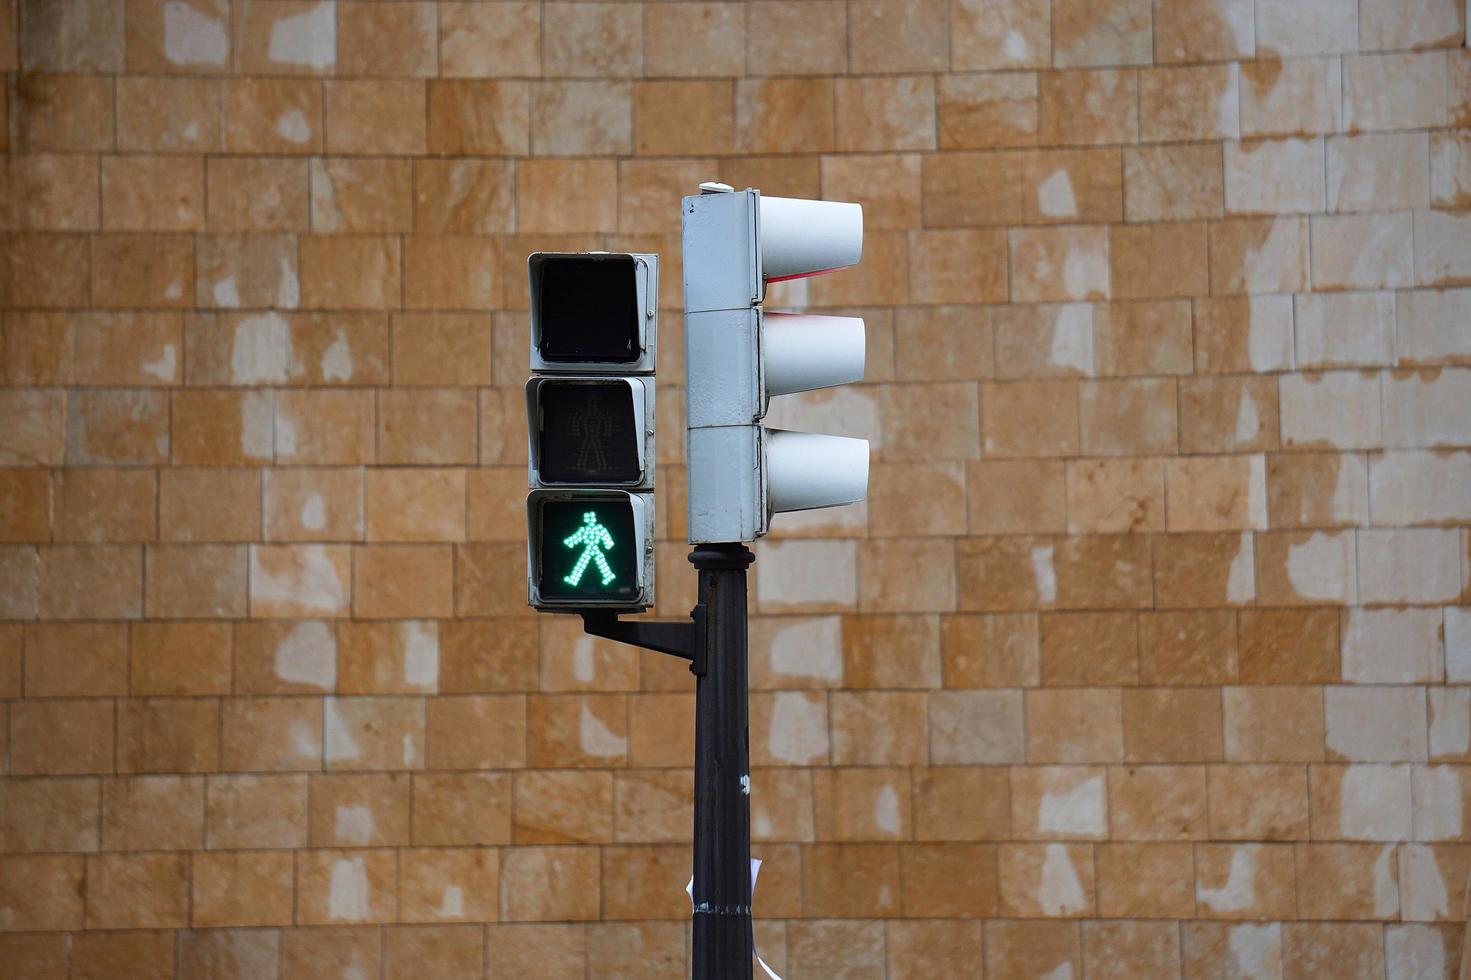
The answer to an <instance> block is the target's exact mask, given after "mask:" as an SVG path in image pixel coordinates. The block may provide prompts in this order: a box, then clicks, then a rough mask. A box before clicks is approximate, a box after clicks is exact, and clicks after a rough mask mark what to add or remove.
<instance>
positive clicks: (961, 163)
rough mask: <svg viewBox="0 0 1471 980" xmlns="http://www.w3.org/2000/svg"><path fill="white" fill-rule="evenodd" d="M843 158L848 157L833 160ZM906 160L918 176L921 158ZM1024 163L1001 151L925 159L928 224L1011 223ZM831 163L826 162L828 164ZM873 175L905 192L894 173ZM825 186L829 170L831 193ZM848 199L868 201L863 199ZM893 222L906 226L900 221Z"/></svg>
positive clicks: (1015, 215) (1017, 211) (1016, 214)
mask: <svg viewBox="0 0 1471 980" xmlns="http://www.w3.org/2000/svg"><path fill="white" fill-rule="evenodd" d="M841 159H843V158H841V157H838V158H828V160H841ZM863 159H868V158H866V157H865V158H863ZM904 159H908V160H911V161H912V163H913V165H914V170H915V176H918V165H919V159H918V158H917V157H907V158H904ZM1019 163H1020V161H1019V160H1018V158H1017V157H1016V156H1015V155H1014V154H1001V153H949V154H941V155H938V156H931V157H928V158H926V159H925V161H924V183H923V188H924V216H925V222H924V223H925V224H926V225H928V226H930V227H953V226H965V225H988V224H1010V223H1013V222H1017V221H1019V220H1020V218H1021V213H1020V203H1021V201H1020V197H1021V195H1020V194H1019V193H1018V190H1019V181H1020V176H1021V174H1020V167H1019ZM826 166H827V164H826V162H825V168H826ZM839 166H840V165H839ZM834 169H836V168H834ZM865 169H867V168H865ZM895 176H897V175H895ZM873 179H875V181H876V183H878V184H879V185H880V186H884V187H887V188H890V190H889V191H888V193H890V194H893V193H895V192H896V190H897V191H899V192H901V193H902V189H903V187H904V183H903V181H902V180H895V179H892V177H891V179H888V180H885V179H883V176H882V175H881V174H874V177H873ZM826 184H827V179H826V174H824V193H829V192H828V191H827V190H826ZM916 189H917V188H916ZM916 197H917V195H916ZM845 199H846V200H859V203H863V201H862V200H861V199H860V198H853V197H849V198H845ZM916 203H917V202H916ZM865 210H866V209H865ZM916 217H917V216H916ZM913 223H915V222H914V219H913V218H910V219H909V221H908V222H906V223H905V224H913ZM894 226H895V227H902V226H904V225H902V224H900V223H899V222H895V223H894Z"/></svg>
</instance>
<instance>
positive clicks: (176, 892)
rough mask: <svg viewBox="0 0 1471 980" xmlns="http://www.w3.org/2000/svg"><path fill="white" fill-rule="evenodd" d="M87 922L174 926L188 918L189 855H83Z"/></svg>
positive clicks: (112, 926) (126, 926)
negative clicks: (85, 856) (85, 867)
mask: <svg viewBox="0 0 1471 980" xmlns="http://www.w3.org/2000/svg"><path fill="white" fill-rule="evenodd" d="M87 882H88V886H87V889H86V893H85V894H86V902H87V925H88V926H89V927H91V928H94V929H147V928H177V927H181V926H184V925H185V924H186V923H187V922H188V914H189V859H188V857H187V856H185V855H181V854H180V855H176V854H99V855H94V856H93V857H90V858H88V859H87Z"/></svg>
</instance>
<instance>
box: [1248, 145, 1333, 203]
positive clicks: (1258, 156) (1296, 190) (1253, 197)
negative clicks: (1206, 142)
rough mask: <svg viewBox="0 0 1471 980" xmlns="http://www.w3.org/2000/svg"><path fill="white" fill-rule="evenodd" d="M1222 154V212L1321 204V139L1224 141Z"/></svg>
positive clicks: (1322, 186) (1322, 190) (1322, 192)
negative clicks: (1223, 171)
mask: <svg viewBox="0 0 1471 980" xmlns="http://www.w3.org/2000/svg"><path fill="white" fill-rule="evenodd" d="M1225 160H1226V211H1227V213H1228V214H1273V213H1282V212H1294V213H1300V212H1315V211H1322V210H1323V204H1324V164H1323V144H1322V141H1321V140H1312V139H1289V140H1272V141H1260V142H1253V143H1246V142H1242V143H1227V144H1226V145H1225Z"/></svg>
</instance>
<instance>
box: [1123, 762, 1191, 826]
mask: <svg viewBox="0 0 1471 980" xmlns="http://www.w3.org/2000/svg"><path fill="white" fill-rule="evenodd" d="M1109 784H1110V785H1109V798H1108V820H1109V826H1110V828H1111V831H1112V836H1113V838H1114V839H1115V840H1198V839H1200V838H1203V837H1205V836H1206V833H1207V828H1206V772H1205V767H1203V766H1127V767H1121V768H1116V769H1112V770H1110V771H1109Z"/></svg>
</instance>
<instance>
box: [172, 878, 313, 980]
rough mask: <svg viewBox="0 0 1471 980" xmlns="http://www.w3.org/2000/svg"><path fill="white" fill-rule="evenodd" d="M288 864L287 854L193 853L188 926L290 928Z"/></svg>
mask: <svg viewBox="0 0 1471 980" xmlns="http://www.w3.org/2000/svg"><path fill="white" fill-rule="evenodd" d="M293 863H294V862H293V858H292V855H291V854H290V852H287V851H254V852H252V853H249V854H245V853H240V852H223V853H219V852H217V853H208V854H197V855H195V856H194V858H193V860H192V862H191V882H192V884H191V889H190V895H191V909H190V912H191V915H190V919H191V921H192V923H193V924H194V925H196V926H202V927H218V926H275V925H290V923H291V914H292V902H293V899H294V897H295V895H294V886H293V883H292V875H293ZM236 962H239V961H238V960H237V961H236Z"/></svg>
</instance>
